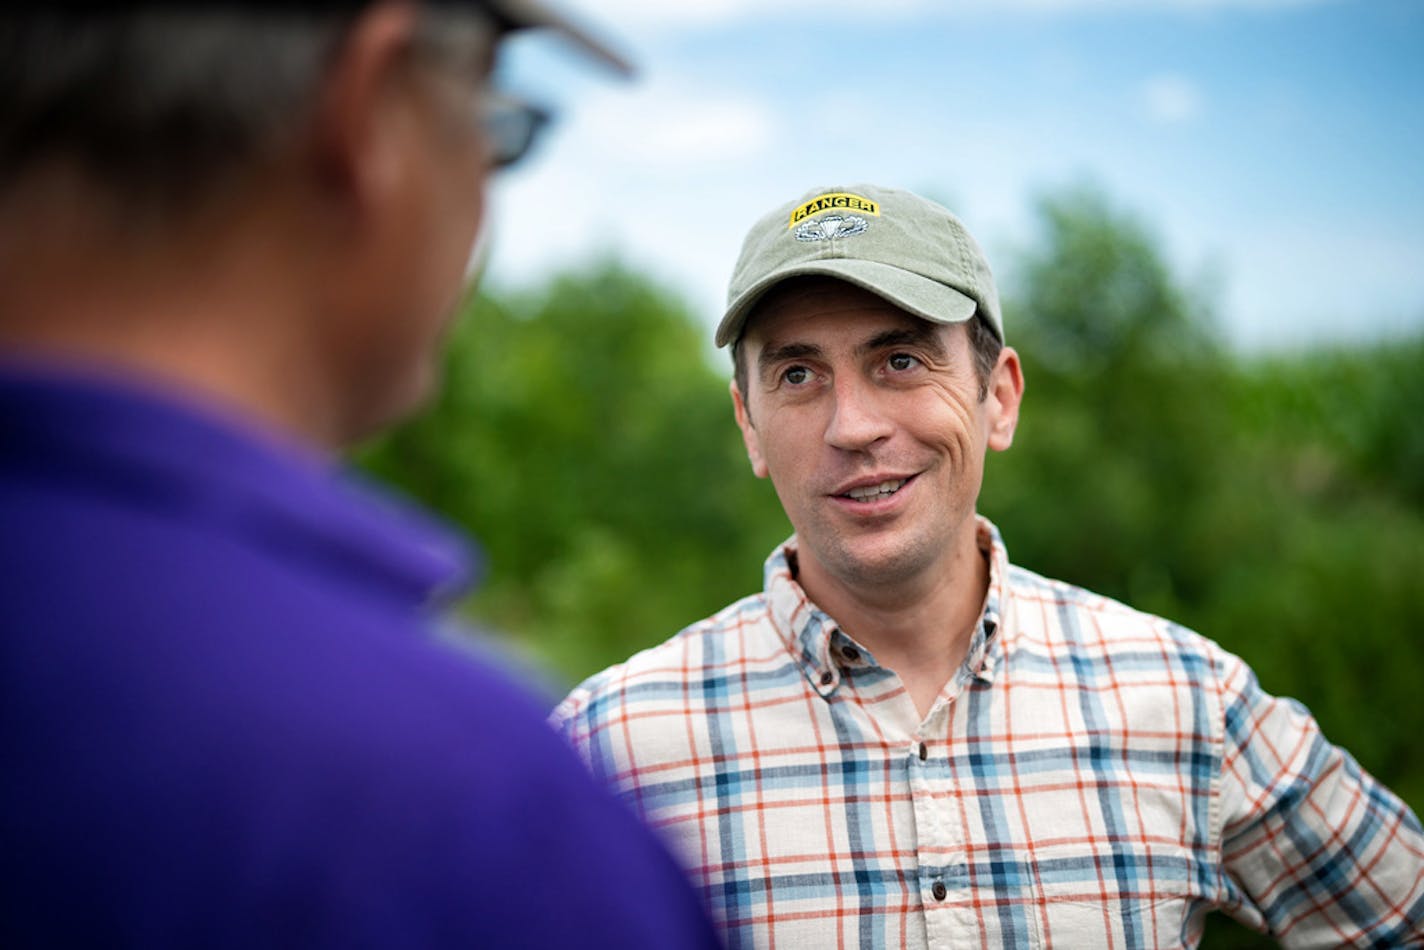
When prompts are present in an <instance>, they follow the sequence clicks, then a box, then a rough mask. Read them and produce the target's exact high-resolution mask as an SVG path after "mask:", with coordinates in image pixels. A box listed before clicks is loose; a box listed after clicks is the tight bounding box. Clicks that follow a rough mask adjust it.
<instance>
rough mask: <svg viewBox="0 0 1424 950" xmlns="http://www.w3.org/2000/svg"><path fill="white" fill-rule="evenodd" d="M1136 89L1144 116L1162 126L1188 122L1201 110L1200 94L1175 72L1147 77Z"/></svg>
mask: <svg viewBox="0 0 1424 950" xmlns="http://www.w3.org/2000/svg"><path fill="white" fill-rule="evenodd" d="M1138 92H1139V95H1140V97H1141V100H1142V105H1143V107H1144V108H1145V109H1146V110H1147V116H1148V118H1150V119H1152V120H1153V121H1154V122H1160V123H1162V124H1163V125H1176V124H1177V123H1179V122H1188V121H1190V120H1192V119H1195V118H1196V117H1197V116H1198V115H1200V114H1201V111H1202V96H1201V93H1200V92H1198V91H1197V87H1196V84H1194V83H1193V82H1192V81H1191V80H1189V79H1187V78H1185V77H1184V76H1179V75H1176V74H1175V73H1163V74H1160V75H1157V76H1153V77H1151V78H1149V79H1147V80H1146V81H1145V82H1143V83H1142V85H1141V86H1140V87H1139V89H1138Z"/></svg>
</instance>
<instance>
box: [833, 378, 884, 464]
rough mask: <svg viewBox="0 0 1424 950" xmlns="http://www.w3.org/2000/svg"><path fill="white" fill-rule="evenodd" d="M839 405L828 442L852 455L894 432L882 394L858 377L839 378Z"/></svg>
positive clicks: (835, 409) (834, 415) (836, 396)
mask: <svg viewBox="0 0 1424 950" xmlns="http://www.w3.org/2000/svg"><path fill="white" fill-rule="evenodd" d="M834 398H835V404H834V407H833V408H832V411H831V419H830V422H829V423H828V424H827V425H826V442H827V443H828V444H830V445H833V446H835V447H836V448H838V449H845V450H846V451H848V452H860V451H864V450H865V449H868V448H870V446H872V445H874V444H875V443H876V442H879V441H880V440H881V439H886V438H889V437H890V434H891V432H893V431H894V426H893V425H892V423H891V421H890V418H889V416H888V415H886V413H885V411H884V406H883V405H882V401H881V399H880V394H879V393H877V392H876V391H875V387H873V386H871V385H870V384H869V383H868V382H867V381H865V380H863V379H859V378H857V377H854V376H852V377H849V378H846V377H837V378H836V382H835V388H834Z"/></svg>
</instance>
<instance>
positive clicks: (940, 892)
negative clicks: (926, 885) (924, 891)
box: [930, 881, 949, 901]
mask: <svg viewBox="0 0 1424 950" xmlns="http://www.w3.org/2000/svg"><path fill="white" fill-rule="evenodd" d="M930 893H931V894H933V895H934V899H935V900H937V901H942V900H944V898H945V895H946V894H948V893H949V891H947V890H945V887H944V882H943V881H935V882H934V887H932V888H930Z"/></svg>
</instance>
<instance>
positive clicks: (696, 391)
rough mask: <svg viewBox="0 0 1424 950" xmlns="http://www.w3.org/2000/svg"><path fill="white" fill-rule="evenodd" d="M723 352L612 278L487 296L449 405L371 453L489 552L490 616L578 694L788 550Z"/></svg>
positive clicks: (657, 302) (664, 299)
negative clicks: (752, 464) (586, 682)
mask: <svg viewBox="0 0 1424 950" xmlns="http://www.w3.org/2000/svg"><path fill="white" fill-rule="evenodd" d="M705 335H706V334H705V333H704V331H703V330H702V329H701V328H700V327H699V326H698V325H697V323H696V321H695V320H693V319H692V318H691V317H690V316H689V315H688V314H687V313H686V311H685V310H684V309H683V308H682V307H681V305H679V304H678V303H677V302H676V301H675V300H673V299H672V298H671V297H669V296H668V295H667V294H665V293H662V292H660V291H659V290H657V289H656V288H654V287H651V286H650V285H649V284H648V283H647V282H646V281H644V280H642V279H640V278H638V277H636V276H634V275H632V274H628V273H626V272H624V271H622V270H620V269H618V268H617V267H613V266H608V267H603V268H601V269H598V270H594V271H591V272H588V273H584V274H578V275H569V276H565V277H563V278H560V279H558V280H556V281H555V282H554V283H553V284H552V285H551V286H550V287H549V288H548V289H547V290H546V291H544V292H542V293H538V294H524V295H515V296H511V297H508V298H505V299H502V300H500V301H498V302H497V301H495V300H492V299H490V298H488V297H481V298H479V299H478V300H476V301H475V302H474V304H473V305H472V307H471V309H470V312H468V313H467V314H465V315H464V318H463V320H462V321H461V322H460V323H459V324H458V325H457V327H456V329H455V332H454V335H453V338H452V340H451V341H450V346H449V350H448V353H447V356H446V367H445V374H446V379H445V385H444V388H443V391H442V394H441V397H440V398H439V400H438V401H437V402H436V403H435V404H434V405H433V406H432V407H431V408H430V409H429V410H428V411H427V412H426V413H425V414H424V415H422V416H421V417H420V418H418V419H416V420H414V421H413V422H411V423H409V424H407V425H406V426H404V427H402V428H401V429H400V430H398V431H396V432H395V433H393V434H391V435H389V436H387V437H385V438H384V439H382V440H381V441H379V442H377V443H375V444H373V445H371V446H368V447H367V448H366V449H365V451H364V452H363V453H362V455H361V461H362V462H363V463H364V464H365V465H366V466H367V467H368V468H369V469H370V470H371V471H373V472H374V473H376V474H377V475H379V476H381V477H382V478H384V479H386V480H388V481H390V482H393V483H395V484H397V485H399V486H401V487H403V488H404V489H405V490H407V491H408V492H410V493H412V494H414V495H416V496H418V497H419V498H421V499H422V500H423V501H425V502H426V503H427V504H429V505H431V506H432V507H434V508H436V509H437V510H439V511H441V512H442V513H444V514H445V515H446V516H447V517H449V518H452V519H453V520H455V521H456V522H458V523H460V524H461V525H462V526H463V527H465V528H466V529H467V530H468V531H469V532H470V533H471V534H473V535H474V536H475V537H477V538H478V539H479V541H480V543H481V545H482V546H483V547H484V549H485V551H486V553H487V555H488V560H489V563H490V574H489V576H488V578H487V579H486V583H485V585H484V587H483V589H482V590H481V591H480V593H479V595H478V597H477V599H476V600H475V602H474V603H473V604H472V605H471V606H472V609H473V610H474V612H476V613H477V614H479V615H480V616H481V617H483V618H484V619H486V620H487V621H489V622H490V623H491V624H492V625H494V626H495V627H498V628H500V629H503V630H507V631H511V632H512V633H514V634H516V635H518V637H519V639H520V640H521V642H522V644H523V645H524V646H525V647H527V648H528V649H529V650H530V651H532V652H533V653H535V654H536V655H537V656H538V657H539V658H540V659H542V660H544V661H546V662H548V663H551V664H552V665H554V666H555V667H556V668H557V669H558V671H559V672H560V673H561V674H562V675H563V676H564V677H565V678H566V679H567V680H573V679H576V678H580V677H582V676H585V675H587V674H588V673H591V672H593V671H594V670H596V669H598V668H601V667H603V666H606V665H607V664H609V663H612V662H614V661H615V660H621V659H623V658H624V657H626V656H627V655H628V654H629V653H631V652H633V651H635V650H637V649H640V648H642V647H645V646H650V645H652V644H654V643H657V642H660V641H661V640H663V639H665V638H666V637H668V636H669V635H671V634H672V633H673V632H674V631H675V630H677V629H679V628H680V627H682V626H685V625H686V624H688V623H690V622H692V621H694V620H697V619H700V618H701V617H703V616H705V615H707V614H709V613H711V612H712V611H714V610H716V609H718V608H720V607H721V606H723V605H724V604H726V603H728V602H730V601H731V600H734V599H736V598H737V597H741V596H743V595H745V594H747V593H750V592H752V591H754V590H756V589H758V588H759V587H760V585H761V563H762V561H763V560H764V559H765V557H766V554H767V553H768V552H769V551H770V550H771V548H772V546H773V545H774V544H775V543H776V542H777V541H779V540H781V539H782V538H784V537H785V536H786V535H787V534H789V532H790V527H789V526H788V525H787V523H786V519H785V517H784V516H783V515H782V513H781V510H780V508H779V506H778V505H777V504H776V500H775V496H774V494H773V493H772V492H771V490H770V488H769V486H768V485H766V484H765V483H762V482H758V481H756V480H755V479H754V478H752V477H751V475H750V470H749V466H748V464H747V461H746V457H745V454H744V452H743V450H742V447H741V440H740V437H739V436H738V435H737V432H736V427H735V425H734V423H733V422H732V416H731V412H730V400H729V397H728V395H727V384H726V376H727V374H726V373H725V372H723V373H719V372H717V371H715V370H714V369H713V368H712V367H711V366H710V365H709V364H708V361H707V359H706V355H705V354H706V349H705V342H704V337H705Z"/></svg>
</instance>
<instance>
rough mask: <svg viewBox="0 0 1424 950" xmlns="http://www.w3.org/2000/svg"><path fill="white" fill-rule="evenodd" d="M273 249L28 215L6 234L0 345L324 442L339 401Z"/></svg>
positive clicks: (238, 237)
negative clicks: (150, 385)
mask: <svg viewBox="0 0 1424 950" xmlns="http://www.w3.org/2000/svg"><path fill="white" fill-rule="evenodd" d="M61 209H62V206H61ZM281 253H284V252H283V251H278V250H274V249H271V248H268V247H264V246H263V244H262V243H261V242H258V241H255V240H252V239H251V238H250V233H249V232H244V231H242V230H241V229H236V230H235V232H234V233H231V234H217V235H212V234H208V235H197V234H194V235H191V236H189V235H186V234H180V235H178V236H170V237H167V238H165V239H162V240H160V239H157V238H149V237H147V236H145V235H126V234H125V233H124V232H123V231H122V229H115V230H106V229H105V228H104V227H103V226H102V225H101V224H96V223H95V221H94V220H92V219H86V218H84V216H83V215H82V214H79V213H75V214H73V215H69V216H66V215H64V214H63V213H62V210H61V212H60V213H58V214H54V215H51V216H50V217H48V218H46V217H44V216H42V215H35V216H32V217H31V219H30V221H29V222H28V224H27V226H26V227H18V226H17V227H12V228H7V229H6V230H5V232H4V233H3V234H0V286H4V287H5V292H4V296H3V300H0V347H3V348H4V349H5V350H6V351H7V352H9V353H10V354H12V355H13V356H17V357H19V358H27V357H28V358H33V359H36V360H39V361H42V362H52V363H57V364H65V363H68V364H73V365H75V366H76V367H79V368H83V367H85V366H90V367H95V368H98V369H101V370H103V369H108V370H112V371H114V372H117V373H120V374H127V375H134V376H138V377H143V378H147V379H151V380H152V381H154V382H155V383H158V384H160V385H164V386H166V387H168V388H170V389H172V390H174V391H175V392H178V393H183V392H187V393H190V394H192V396H193V397H194V398H196V399H199V400H202V401H207V402H210V403H212V404H213V405H215V406H217V407H220V408H226V409H227V410H229V411H231V412H234V413H236V414H238V415H241V416H245V417H248V418H251V419H254V420H256V421H257V422H259V423H260V424H263V425H264V426H266V427H269V428H272V429H276V430H278V431H285V432H287V433H288V434H290V435H292V436H294V437H296V438H298V439H300V440H302V441H304V442H307V443H314V444H317V445H328V446H329V445H331V444H332V438H330V434H331V433H332V432H333V431H334V430H335V428H336V426H335V425H334V412H333V410H334V408H335V407H334V406H333V404H332V402H331V400H330V398H329V397H328V395H327V394H326V392H325V389H326V388H329V387H325V381H324V380H323V379H322V378H321V374H320V372H319V371H318V370H319V368H320V366H321V363H320V361H319V360H312V359H310V358H309V357H310V353H309V351H310V350H311V349H312V341H311V340H309V339H305V338H303V336H302V334H304V333H305V332H306V331H305V330H304V329H303V327H304V322H303V320H302V319H301V318H300V314H298V313H296V312H294V310H293V307H294V306H296V305H299V304H295V303H294V302H298V301H301V297H300V296H299V293H298V292H296V291H297V288H294V287H293V286H291V285H290V284H289V283H284V282H283V280H282V274H283V271H282V269H281V268H278V267H275V266H273V258H274V256H277V255H279V254H281Z"/></svg>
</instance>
